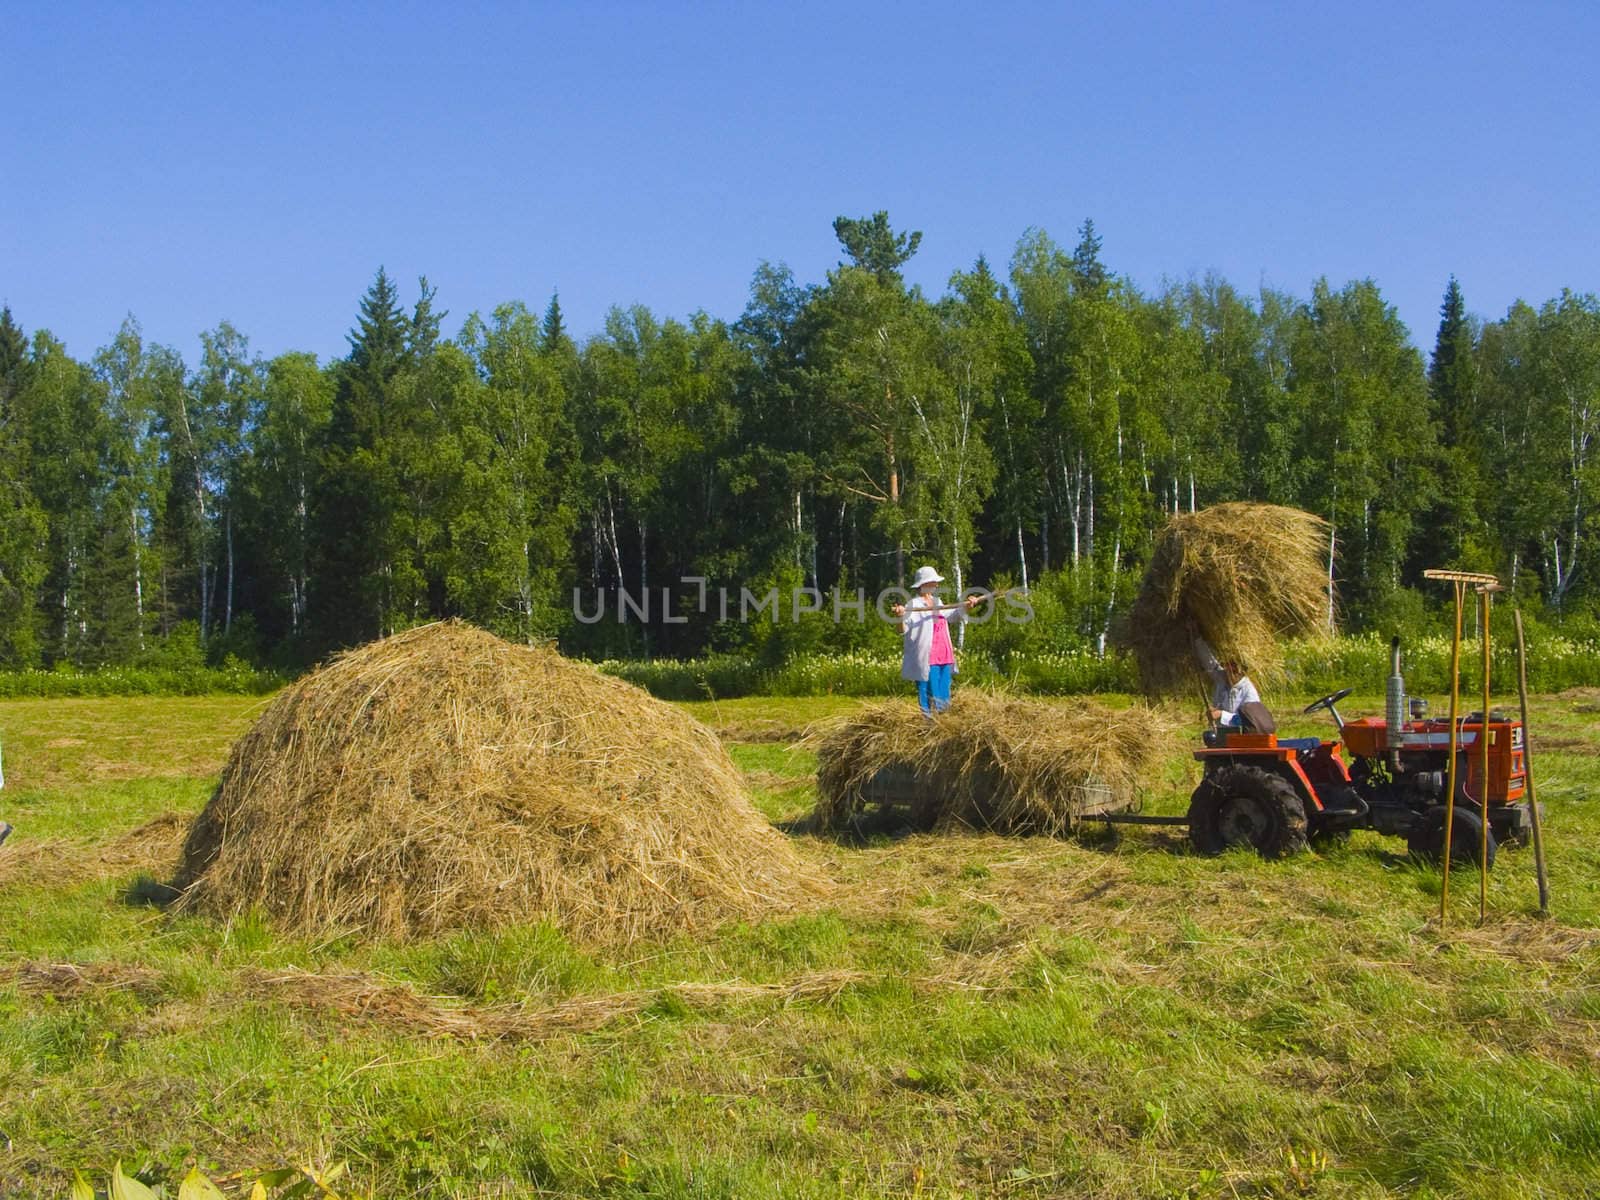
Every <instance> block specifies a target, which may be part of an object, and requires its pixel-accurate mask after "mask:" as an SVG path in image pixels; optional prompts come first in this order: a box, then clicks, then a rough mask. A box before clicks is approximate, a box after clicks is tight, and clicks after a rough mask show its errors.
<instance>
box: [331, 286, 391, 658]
mask: <svg viewBox="0 0 1600 1200" xmlns="http://www.w3.org/2000/svg"><path fill="white" fill-rule="evenodd" d="M410 331H411V322H410V321H409V320H408V319H407V318H406V315H405V313H404V312H402V311H401V308H400V304H399V297H398V294H397V292H396V290H395V286H394V284H393V282H391V281H390V279H389V276H388V273H387V272H386V271H384V269H383V268H382V267H379V268H378V274H377V277H376V278H375V279H374V280H373V282H372V286H371V287H370V288H368V289H367V293H366V295H365V296H363V297H362V300H361V308H360V314H359V316H358V317H357V319H356V327H355V328H354V329H353V330H351V331H350V334H349V335H348V336H349V341H350V353H349V355H348V356H347V357H346V358H345V360H344V362H343V363H341V364H340V365H339V369H338V373H337V384H336V387H335V390H334V398H333V411H332V414H331V417H330V420H329V423H328V437H327V443H326V444H325V446H324V447H323V452H322V455H321V462H320V476H321V477H320V479H319V480H318V484H317V487H316V489H315V492H314V502H313V506H312V507H313V514H314V515H313V523H312V524H313V537H314V548H313V555H312V574H311V579H310V588H309V593H310V594H309V600H310V612H309V616H310V621H311V625H312V637H313V641H314V642H315V643H316V645H317V648H320V649H328V648H333V647H339V646H351V645H356V644H358V643H360V642H363V641H369V640H371V639H372V638H375V637H378V636H380V635H382V634H383V633H384V632H385V631H386V630H387V628H388V625H389V619H390V617H391V615H392V614H391V611H390V598H391V587H390V585H391V582H392V576H393V570H394V556H395V546H394V545H393V542H394V517H395V514H396V512H397V511H398V510H399V508H400V506H401V503H402V498H401V497H400V495H399V494H398V493H399V481H398V480H397V479H396V478H395V477H394V472H393V471H392V469H391V466H390V464H389V462H388V461H387V453H386V451H387V442H388V439H389V437H390V435H391V433H392V431H393V426H394V424H395V422H396V413H395V407H396V403H397V398H398V391H399V389H398V388H397V387H396V383H397V379H398V377H399V375H400V373H401V371H402V369H403V367H404V366H405V363H406V343H407V335H408V334H409V333H410Z"/></svg>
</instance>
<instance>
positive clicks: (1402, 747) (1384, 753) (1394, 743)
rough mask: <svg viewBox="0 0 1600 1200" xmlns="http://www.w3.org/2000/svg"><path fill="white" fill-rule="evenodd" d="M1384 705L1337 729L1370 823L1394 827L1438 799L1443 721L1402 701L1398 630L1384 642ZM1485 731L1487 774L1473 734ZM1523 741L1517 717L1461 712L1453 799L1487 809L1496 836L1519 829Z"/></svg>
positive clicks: (1445, 759)
mask: <svg viewBox="0 0 1600 1200" xmlns="http://www.w3.org/2000/svg"><path fill="white" fill-rule="evenodd" d="M1384 707H1385V712H1384V717H1383V718H1382V719H1379V718H1376V717H1361V718H1357V719H1356V720H1353V721H1345V722H1344V723H1343V726H1342V727H1341V730H1340V737H1341V740H1342V741H1343V743H1344V748H1345V751H1346V752H1347V753H1348V754H1349V756H1350V759H1351V764H1350V778H1351V782H1352V784H1353V785H1354V786H1355V787H1356V789H1357V790H1358V791H1359V792H1360V793H1361V795H1362V796H1363V798H1364V799H1365V800H1366V801H1367V803H1368V804H1369V805H1371V807H1372V822H1373V825H1374V826H1375V827H1376V828H1378V829H1379V830H1380V832H1393V833H1401V832H1404V830H1405V827H1406V826H1407V825H1408V824H1409V823H1410V822H1411V821H1412V820H1413V819H1414V814H1415V813H1416V812H1418V811H1419V810H1425V809H1427V808H1429V807H1431V806H1433V805H1439V804H1443V803H1444V801H1445V793H1446V790H1447V789H1448V787H1449V782H1448V780H1449V771H1450V761H1449V760H1450V722H1449V720H1448V718H1437V717H1435V718H1429V717H1428V715H1427V707H1428V706H1427V701H1425V700H1420V699H1411V700H1410V702H1409V705H1408V704H1407V697H1406V694H1405V679H1404V677H1403V676H1402V675H1401V673H1400V639H1399V638H1395V639H1394V641H1393V642H1392V643H1391V644H1390V674H1389V681H1388V687H1387V688H1386V694H1385V706H1384ZM1408 709H1409V719H1407V712H1408ZM1484 736H1487V737H1488V739H1489V771H1488V777H1487V779H1485V777H1484V773H1483V751H1482V743H1481V742H1480V741H1479V739H1480V738H1482V737H1484ZM1525 748H1526V741H1525V735H1524V731H1523V728H1522V723H1521V722H1520V721H1517V720H1515V719H1513V718H1512V717H1510V716H1508V715H1506V714H1505V713H1502V712H1499V711H1497V710H1495V711H1491V712H1490V713H1489V714H1488V719H1487V721H1486V720H1485V719H1484V714H1483V713H1481V712H1474V713H1469V714H1467V715H1466V716H1465V717H1463V718H1461V721H1460V726H1459V729H1458V731H1457V738H1456V797H1455V798H1456V804H1457V805H1459V806H1464V807H1466V808H1467V809H1469V810H1472V811H1475V812H1478V813H1481V814H1486V815H1487V817H1488V819H1489V822H1490V825H1491V826H1492V827H1493V828H1494V830H1495V834H1496V836H1497V837H1499V838H1500V839H1501V840H1506V839H1507V838H1517V837H1520V836H1521V835H1522V834H1523V833H1524V832H1525V829H1524V825H1525V823H1526V821H1527V818H1528V814H1527V806H1526V805H1523V804H1520V803H1519V801H1521V800H1522V799H1523V798H1524V796H1525V794H1526V792H1527V768H1526V765H1525V761H1524V758H1525ZM1485 801H1487V803H1485ZM1386 826H1388V827H1389V828H1385V827H1386Z"/></svg>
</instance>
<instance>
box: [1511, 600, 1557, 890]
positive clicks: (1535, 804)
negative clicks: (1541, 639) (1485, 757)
mask: <svg viewBox="0 0 1600 1200" xmlns="http://www.w3.org/2000/svg"><path fill="white" fill-rule="evenodd" d="M1512 616H1513V618H1514V620H1515V621H1516V626H1517V697H1518V699H1519V700H1520V701H1521V702H1522V769H1523V771H1524V772H1526V774H1527V778H1528V820H1529V821H1530V822H1531V823H1532V825H1533V869H1534V871H1535V872H1537V873H1538V876H1539V911H1540V912H1541V913H1543V914H1545V915H1546V916H1548V915H1549V913H1550V878H1549V876H1548V875H1546V874H1545V869H1544V831H1543V830H1542V829H1541V828H1540V822H1539V799H1538V797H1537V796H1535V795H1534V792H1533V738H1532V737H1530V736H1529V734H1528V644H1527V642H1526V640H1525V639H1524V638H1523V636H1522V609H1521V608H1520V607H1519V608H1516V609H1514V610H1512Z"/></svg>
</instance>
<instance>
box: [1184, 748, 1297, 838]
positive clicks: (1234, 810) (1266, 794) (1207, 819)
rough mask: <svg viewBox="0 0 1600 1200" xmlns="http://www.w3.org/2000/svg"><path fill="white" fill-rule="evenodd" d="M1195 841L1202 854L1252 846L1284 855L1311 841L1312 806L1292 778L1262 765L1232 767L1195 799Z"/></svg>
mask: <svg viewBox="0 0 1600 1200" xmlns="http://www.w3.org/2000/svg"><path fill="white" fill-rule="evenodd" d="M1189 841H1190V843H1191V844H1192V845H1193V846H1194V848H1195V849H1196V850H1198V851H1199V852H1200V853H1201V854H1221V853H1222V852H1223V851H1224V850H1226V849H1228V848H1229V847H1230V846H1250V847H1253V848H1254V849H1255V851H1256V853H1257V854H1259V855H1261V857H1262V858H1282V857H1284V856H1285V855H1289V854H1295V853H1297V852H1299V851H1301V850H1304V849H1305V846H1306V809H1305V805H1304V804H1303V803H1302V802H1301V800H1300V797H1299V796H1298V795H1296V794H1295V790H1294V788H1293V787H1291V786H1290V785H1289V781H1288V780H1287V779H1285V778H1283V776H1281V775H1275V774H1273V773H1272V772H1270V771H1263V770H1262V769H1261V768H1259V767H1226V768H1224V769H1223V770H1221V771H1217V772H1216V773H1214V774H1212V775H1208V776H1206V778H1205V779H1203V780H1201V781H1200V786H1199V787H1197V788H1195V790H1194V796H1193V798H1191V799H1190V801H1189Z"/></svg>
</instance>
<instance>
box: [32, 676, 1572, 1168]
mask: <svg viewBox="0 0 1600 1200" xmlns="http://www.w3.org/2000/svg"><path fill="white" fill-rule="evenodd" d="M909 702H910V701H908V703H909ZM262 703H263V702H262V701H261V700H260V699H257V698H248V697H212V698H193V699H108V700H52V701H8V702H0V738H3V741H4V747H5V769H6V776H7V785H8V786H7V788H6V790H5V791H4V792H0V818H3V819H6V820H9V821H11V822H12V823H13V824H15V825H16V826H17V833H16V834H15V835H14V836H13V838H12V839H11V841H10V842H8V843H7V844H6V845H5V846H4V847H3V848H0V1195H3V1196H7V1197H10V1196H24V1197H28V1196H64V1195H65V1194H66V1191H67V1185H68V1182H69V1180H70V1173H71V1169H72V1168H74V1167H82V1168H85V1169H86V1170H88V1169H90V1168H92V1169H93V1173H94V1175H95V1177H96V1178H97V1179H98V1178H101V1177H103V1175H104V1172H105V1171H106V1170H107V1169H108V1168H109V1167H110V1165H111V1163H112V1161H113V1160H115V1159H119V1158H120V1159H121V1160H122V1161H123V1162H124V1164H125V1165H126V1166H127V1167H128V1168H129V1169H130V1170H133V1169H138V1170H140V1171H141V1172H142V1173H143V1176H144V1178H145V1179H147V1180H150V1181H153V1182H163V1183H165V1185H166V1187H167V1189H168V1194H169V1195H174V1194H175V1193H176V1181H177V1180H178V1179H180V1178H181V1177H182V1175H183V1173H184V1171H185V1170H186V1169H187V1165H188V1164H190V1163H198V1164H199V1165H200V1166H201V1168H202V1169H204V1170H207V1171H210V1172H211V1173H212V1174H213V1175H215V1176H219V1177H222V1176H233V1175H236V1173H243V1172H247V1171H251V1170H255V1169H260V1168H265V1167H271V1166H276V1165H279V1164H282V1163H301V1162H305V1163H312V1164H321V1165H326V1164H330V1163H334V1162H340V1161H348V1163H349V1165H350V1172H351V1178H352V1180H353V1182H354V1184H355V1185H356V1186H355V1188H354V1189H353V1190H355V1191H357V1192H359V1193H360V1194H366V1193H367V1191H368V1190H369V1189H370V1191H371V1192H372V1193H373V1194H374V1195H377V1196H380V1197H395V1196H430V1197H432V1196H451V1197H501V1196H524V1195H539V1196H608V1197H647V1196H648V1197H741V1198H742V1197H813V1196H814V1197H834V1196H838V1197H878V1196H883V1197H889V1196H894V1197H950V1196H967V1195H984V1196H1006V1197H1044V1196H1062V1195H1071V1196H1097V1197H1099V1196H1104V1197H1112V1196H1140V1197H1234V1196H1241V1197H1242V1196H1274V1197H1290V1196H1359V1197H1378V1196H1413V1197H1433V1196H1437V1197H1445V1196H1451V1197H1454V1196H1477V1197H1505V1198H1508V1200H1510V1198H1513V1197H1515V1198H1521V1197H1535V1196H1548V1197H1562V1198H1567V1197H1578V1196H1593V1195H1600V799H1597V798H1594V793H1595V791H1596V790H1597V789H1600V729H1597V728H1596V726H1595V721H1596V716H1595V713H1596V712H1597V711H1600V692H1595V691H1585V692H1569V693H1564V694H1562V695H1559V696H1545V697H1541V698H1539V699H1538V701H1537V703H1536V704H1535V707H1534V718H1533V727H1534V742H1533V745H1534V750H1535V756H1536V757H1535V766H1536V769H1537V770H1538V773H1539V775H1538V778H1539V786H1540V794H1541V797H1542V799H1544V801H1545V803H1546V805H1547V813H1548V845H1549V857H1550V868H1551V879H1552V889H1553V898H1554V912H1555V917H1554V919H1552V920H1548V921H1544V920H1540V919H1539V918H1538V916H1537V911H1536V910H1537V903H1536V891H1535V886H1534V878H1533V856H1532V852H1531V850H1516V849H1507V850H1505V851H1504V852H1503V853H1502V855H1501V857H1500V860H1499V864H1498V867H1497V870H1496V872H1495V875H1494V877H1493V879H1492V880H1491V883H1490V893H1489V904H1490V920H1489V922H1488V924H1487V925H1485V926H1484V927H1482V928H1479V927H1478V925H1477V907H1476V902H1477V886H1476V876H1475V875H1474V874H1472V873H1469V872H1460V873H1458V874H1457V875H1456V876H1454V879H1453V886H1452V895H1453V897H1454V898H1455V901H1456V902H1455V907H1454V912H1453V914H1452V917H1451V920H1450V922H1449V924H1448V925H1447V927H1445V928H1443V929H1441V928H1440V926H1439V924H1438V921H1437V909H1438V894H1439V884H1440V880H1439V875H1438V872H1437V871H1436V870H1432V869H1428V868H1425V867H1421V866H1419V865H1417V864H1415V863H1412V862H1411V861H1409V860H1408V859H1407V858H1406V857H1405V853H1404V849H1405V848H1404V844H1403V843H1402V842H1400V841H1398V840H1394V839H1384V838H1379V837H1377V836H1376V835H1373V834H1365V833H1363V834H1357V835H1356V836H1355V837H1354V839H1353V840H1352V841H1351V842H1350V844H1349V845H1348V846H1345V847H1342V848H1339V849H1336V850H1334V851H1333V852H1331V853H1330V854H1328V855H1327V856H1322V855H1317V854H1306V855H1303V856H1301V857H1298V858H1295V859H1293V860H1291V861H1287V862H1280V863H1265V862H1261V861H1259V860H1257V859H1256V858H1254V857H1253V856H1251V855H1248V854H1245V853H1233V854H1230V855H1228V856H1225V857H1223V858H1221V859H1201V858H1197V857H1194V856H1193V855H1191V854H1190V853H1188V851H1187V849H1186V847H1185V844H1184V842H1183V840H1182V839H1181V837H1180V836H1178V835H1177V833H1175V832H1171V831H1156V830H1132V831H1128V832H1126V833H1124V834H1123V835H1122V836H1121V837H1112V836H1109V835H1107V834H1105V833H1102V832H1099V831H1090V832H1088V833H1086V834H1085V835H1084V836H1083V837H1082V838H1080V839H1079V840H1077V841H1065V842H1063V841H1048V840H1043V839H1003V838H998V837H992V836H966V837H932V836H913V837H907V838H904V839H902V840H897V841H891V840H888V839H884V840H882V841H880V842H875V843H872V844H869V845H866V846H859V845H842V844H838V843H836V842H833V841H829V840H823V839H818V838H811V837H801V838H800V839H799V841H800V843H801V849H802V851H803V852H804V853H806V854H807V855H810V856H813V857H815V858H816V859H817V860H818V861H819V862H820V863H822V864H823V865H824V867H825V869H826V871H827V872H828V874H830V875H831V876H832V878H833V880H834V881H835V887H834V889H833V891H832V893H831V894H830V895H829V896H828V898H827V899H826V901H825V902H823V903H821V904H820V905H819V906H818V907H817V908H816V909H815V910H814V911H806V912H799V913H793V914H789V915H785V916H782V917H779V918H775V919H772V920H769V921H767V922H765V923H762V924H759V925H754V926H735V927H729V928H722V929H717V930H710V931H706V932H705V933H704V934H703V936H700V937H697V938H683V939H680V940H676V941H673V942H670V943H667V944H647V945H635V946H634V947H632V948H631V950H630V951H629V952H628V953H626V954H625V955H621V956H613V957H611V958H602V957H598V956H593V955H589V954H586V953H583V952H581V951H580V950H578V949H577V948H575V947H574V946H572V945H571V944H569V943H568V942H566V941H565V940H564V939H563V938H562V937H561V936H560V935H559V934H558V933H556V932H555V931H553V930H551V929H549V928H531V929H523V930H517V931H513V932H507V933H501V934H497V935H493V936H488V935H481V936H467V935H462V936H456V937H452V938H449V939H447V940H444V941H440V942H434V943H427V944H420V945H410V946H378V947H364V946H356V945H350V944H345V943H332V944H322V945H311V944H306V943H303V942H298V941H293V940H288V939H285V938H282V937H279V936H276V935H274V933H273V932H272V931H271V929H269V928H268V927H266V926H264V925H262V924H260V923H255V922H242V923H234V924H233V925H231V926H228V927H219V926H217V925H214V924H211V923H208V922H206V921H203V920H199V919H190V918H183V919H174V918H172V917H169V916H168V915H166V914H165V913H163V912H162V911H161V910H159V909H157V908H153V907H149V906H144V905H140V904H137V903H134V902H131V901H130V899H129V892H130V885H132V884H134V882H135V881H136V880H138V879H139V878H140V877H142V876H155V877H157V878H162V877H164V876H165V872H166V871H167V870H169V869H170V866H171V863H172V861H173V859H174V856H175V852H176V848H177V845H178V843H179V841H180V840H181V836H182V832H183V828H184V822H185V821H186V819H187V818H188V817H189V816H191V815H192V814H193V813H194V812H196V811H197V810H198V809H199V808H200V807H201V805H202V804H203V803H204V802H205V799H206V797H207V795H208V793H209V790H210V788H211V786H212V784H213V782H214V780H215V775H216V772H217V771H218V769H219V768H220V766H221V763H222V760H223V758H224V757H225V755H226V752H227V748H228V746H229V745H230V744H231V742H232V739H233V738H234V737H236V736H237V735H238V733H239V732H241V731H242V730H243V729H244V728H245V727H246V725H247V724H248V723H249V721H250V719H251V717H252V715H253V714H254V713H255V712H256V711H258V710H259V707H260V705H261V704H262ZM857 703H859V701H855V700H844V699H824V700H774V699H749V700H737V701H725V702H720V703H697V704H690V705H686V707H687V708H689V709H691V710H692V711H694V713H695V715H696V716H698V717H700V718H701V719H702V720H705V721H707V722H708V723H710V724H712V725H713V726H715V727H717V728H718V729H719V730H720V731H721V732H722V733H723V736H724V738H725V739H726V740H727V742H728V745H729V747H730V750H731V752H732V754H733V756H734V758H735V760H736V761H737V762H738V764H739V766H740V767H741V768H742V769H743V770H744V771H745V773H746V775H747V777H748V780H749V783H750V785H751V788H752V792H753V794H754V796H755V797H756V800H757V802H758V804H759V805H760V807H761V809H762V811H763V812H765V813H766V814H767V815H768V816H769V817H770V818H772V819H773V820H774V821H775V822H780V823H786V822H789V821H791V820H793V819H795V818H798V817H801V816H803V815H804V814H805V813H806V812H807V811H808V810H809V808H810V804H811V785H810V775H811V771H812V769H813V767H814V761H813V759H812V757H811V755H810V753H809V752H808V751H807V750H806V749H804V748H803V747H801V746H797V745H796V744H795V743H794V741H793V740H792V739H793V736H794V735H795V734H796V733H797V732H798V731H800V730H801V729H803V728H804V727H805V726H806V725H807V724H808V723H810V722H812V721H814V720H816V719H818V718H821V717H825V716H830V715H834V714H837V713H841V712H846V711H849V710H850V709H851V708H852V707H854V706H855V705H856V704H857ZM1062 703H1063V704H1071V703H1074V702H1073V701H1072V700H1070V699H1069V700H1064V701H1062ZM1280 707H1281V708H1282V709H1285V710H1286V709H1287V708H1288V707H1289V706H1288V704H1286V703H1283V704H1281V705H1280ZM1379 708H1380V705H1379V702H1378V700H1377V698H1376V697H1372V696H1368V697H1365V698H1364V699H1363V698H1362V697H1356V698H1355V699H1353V700H1352V701H1351V703H1350V705H1349V711H1350V712H1352V713H1353V712H1375V711H1379ZM1287 724H1288V725H1289V726H1290V727H1289V728H1288V729H1287V730H1286V732H1291V733H1308V732H1313V731H1322V730H1324V729H1325V728H1327V723H1326V718H1325V717H1323V718H1321V719H1305V720H1298V719H1297V720H1295V721H1292V722H1288V723H1287ZM1188 749H1189V746H1188V745H1186V744H1185V745H1174V746H1173V747H1172V753H1171V756H1170V759H1169V762H1168V764H1167V766H1166V767H1165V769H1164V770H1163V771H1162V772H1160V774H1159V777H1157V778H1153V779H1152V780H1151V789H1150V794H1149V796H1148V797H1147V800H1148V805H1147V807H1148V808H1149V809H1150V810H1151V811H1181V809H1182V807H1183V804H1184V797H1185V795H1186V793H1187V790H1188V788H1189V787H1190V786H1191V785H1192V778H1193V776H1192V773H1191V772H1192V766H1191V764H1190V763H1189V762H1188V761H1187V751H1188ZM232 1186H234V1185H230V1189H231V1187H232Z"/></svg>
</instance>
